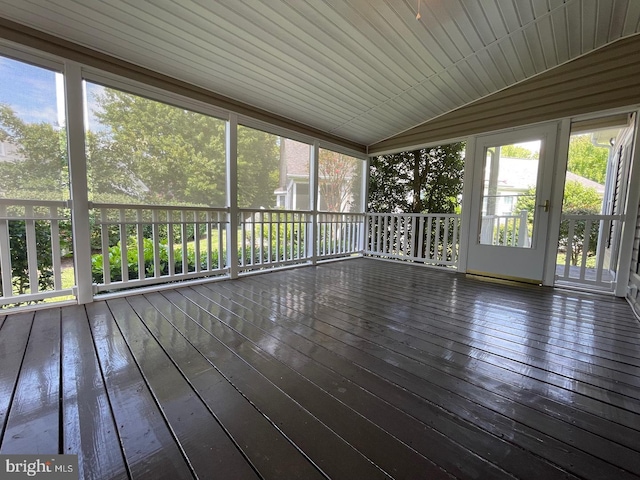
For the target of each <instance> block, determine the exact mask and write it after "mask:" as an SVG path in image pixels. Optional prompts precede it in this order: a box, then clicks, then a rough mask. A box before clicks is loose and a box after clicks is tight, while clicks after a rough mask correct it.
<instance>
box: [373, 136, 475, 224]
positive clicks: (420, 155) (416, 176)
mask: <svg viewBox="0 0 640 480" xmlns="http://www.w3.org/2000/svg"><path fill="white" fill-rule="evenodd" d="M463 150H464V143H452V144H449V145H442V146H438V147H431V148H423V149H420V150H414V151H410V152H402V153H396V154H391V155H381V156H379V157H376V158H374V159H372V161H371V169H370V177H369V210H370V211H374V212H411V213H454V212H455V211H456V210H457V209H458V208H459V199H460V195H461V194H462V177H463V173H464V159H463V156H462V154H463Z"/></svg>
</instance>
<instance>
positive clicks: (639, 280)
mask: <svg viewBox="0 0 640 480" xmlns="http://www.w3.org/2000/svg"><path fill="white" fill-rule="evenodd" d="M627 300H628V301H629V303H630V304H631V307H632V308H633V310H634V311H635V312H636V315H640V213H639V214H638V217H637V219H636V233H635V237H634V241H633V254H632V256H631V272H630V273H629V289H628V292H627Z"/></svg>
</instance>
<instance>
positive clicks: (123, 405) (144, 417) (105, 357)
mask: <svg viewBox="0 0 640 480" xmlns="http://www.w3.org/2000/svg"><path fill="white" fill-rule="evenodd" d="M86 308H87V314H88V317H89V325H90V327H91V332H92V335H93V339H94V342H95V345H96V351H97V353H98V359H99V363H100V369H101V370H102V373H103V377H104V382H105V386H106V388H107V393H108V395H109V398H110V402H111V408H112V410H113V414H114V418H115V420H116V425H117V427H118V433H119V440H120V443H121V444H122V449H123V452H124V454H125V459H126V462H127V465H128V468H129V472H130V473H131V477H132V478H134V479H135V478H154V479H167V480H171V479H176V478H181V479H182V478H185V479H186V478H193V471H192V470H191V468H190V466H189V464H188V463H187V461H186V460H185V458H184V456H183V454H182V451H181V450H180V448H179V446H178V445H177V443H176V440H175V438H174V437H173V435H172V433H171V430H170V429H169V427H168V425H167V424H166V422H165V419H164V417H163V416H162V413H161V412H160V410H159V409H158V405H157V404H156V402H155V400H154V398H153V396H152V395H151V393H150V392H149V389H148V387H147V384H146V383H145V381H144V379H143V378H142V374H141V373H140V370H139V369H138V366H137V365H136V362H135V360H134V358H133V356H132V355H131V352H130V351H129V348H128V347H127V345H126V343H125V341H124V339H123V338H122V334H121V333H120V330H119V329H118V326H117V325H116V322H115V321H114V319H113V316H112V315H111V312H110V311H109V308H108V307H107V304H106V303H105V302H94V303H91V304H88V305H87V306H86Z"/></svg>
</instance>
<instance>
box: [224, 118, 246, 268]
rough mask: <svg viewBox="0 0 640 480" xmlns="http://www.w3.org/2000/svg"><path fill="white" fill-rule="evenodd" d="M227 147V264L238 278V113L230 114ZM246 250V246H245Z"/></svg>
mask: <svg viewBox="0 0 640 480" xmlns="http://www.w3.org/2000/svg"><path fill="white" fill-rule="evenodd" d="M225 143H226V147H227V205H229V213H228V219H227V220H228V221H227V265H229V277H230V278H238V213H239V212H238V115H237V114H235V113H230V114H229V120H228V121H227V129H226V142H225ZM243 251H244V248H243Z"/></svg>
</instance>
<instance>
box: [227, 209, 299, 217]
mask: <svg viewBox="0 0 640 480" xmlns="http://www.w3.org/2000/svg"><path fill="white" fill-rule="evenodd" d="M238 212H240V213H300V214H307V215H310V214H311V211H310V210H284V209H281V208H239V209H238Z"/></svg>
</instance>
